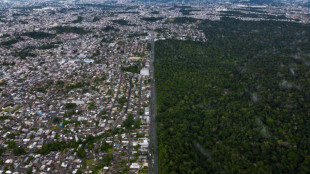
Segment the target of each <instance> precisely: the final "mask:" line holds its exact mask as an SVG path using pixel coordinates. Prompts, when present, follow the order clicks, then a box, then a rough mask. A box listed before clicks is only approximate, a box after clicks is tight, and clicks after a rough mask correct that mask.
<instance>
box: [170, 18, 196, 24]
mask: <svg viewBox="0 0 310 174" xmlns="http://www.w3.org/2000/svg"><path fill="white" fill-rule="evenodd" d="M196 21H197V19H195V18H191V17H176V18H170V19H168V22H171V23H176V24H183V23H192V22H196Z"/></svg>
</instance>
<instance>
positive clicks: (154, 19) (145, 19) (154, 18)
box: [141, 17, 164, 22]
mask: <svg viewBox="0 0 310 174" xmlns="http://www.w3.org/2000/svg"><path fill="white" fill-rule="evenodd" d="M141 19H142V20H144V21H148V22H156V21H160V20H163V19H164V18H163V17H158V18H156V17H144V18H141Z"/></svg>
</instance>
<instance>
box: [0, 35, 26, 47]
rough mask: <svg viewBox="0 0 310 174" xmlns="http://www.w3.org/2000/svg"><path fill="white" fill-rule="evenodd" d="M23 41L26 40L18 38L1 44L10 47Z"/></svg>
mask: <svg viewBox="0 0 310 174" xmlns="http://www.w3.org/2000/svg"><path fill="white" fill-rule="evenodd" d="M23 40H24V39H23V38H21V37H17V38H14V39H10V40H8V41H4V42H1V43H0V45H3V46H7V47H9V46H11V45H13V44H16V43H17V42H19V41H23Z"/></svg>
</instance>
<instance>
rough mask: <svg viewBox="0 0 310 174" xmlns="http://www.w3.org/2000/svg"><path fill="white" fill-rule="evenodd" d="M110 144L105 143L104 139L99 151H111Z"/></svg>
mask: <svg viewBox="0 0 310 174" xmlns="http://www.w3.org/2000/svg"><path fill="white" fill-rule="evenodd" d="M112 148H113V147H112V145H111V144H109V143H107V142H106V141H102V145H101V147H100V149H101V151H105V152H112Z"/></svg>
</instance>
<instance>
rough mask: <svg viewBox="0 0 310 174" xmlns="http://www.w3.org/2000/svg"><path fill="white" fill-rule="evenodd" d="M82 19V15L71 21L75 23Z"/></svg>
mask: <svg viewBox="0 0 310 174" xmlns="http://www.w3.org/2000/svg"><path fill="white" fill-rule="evenodd" d="M82 21H83V17H82V16H78V17H77V19H75V20H74V21H72V23H74V24H76V23H80V22H82Z"/></svg>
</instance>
